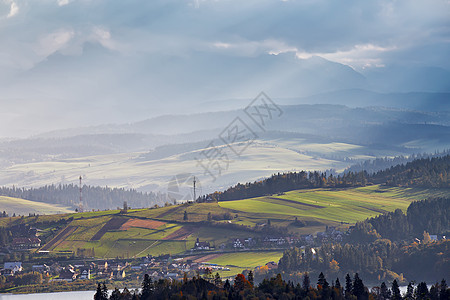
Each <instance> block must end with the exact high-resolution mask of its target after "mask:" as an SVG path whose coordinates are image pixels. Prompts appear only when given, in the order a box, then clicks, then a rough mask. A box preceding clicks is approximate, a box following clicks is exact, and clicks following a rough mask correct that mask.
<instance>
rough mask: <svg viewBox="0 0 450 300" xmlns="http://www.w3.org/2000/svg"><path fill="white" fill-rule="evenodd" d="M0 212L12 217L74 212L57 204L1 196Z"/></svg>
mask: <svg viewBox="0 0 450 300" xmlns="http://www.w3.org/2000/svg"><path fill="white" fill-rule="evenodd" d="M0 210H1V211H2V212H3V211H6V212H7V213H8V214H9V215H10V216H12V215H13V214H14V213H15V214H16V215H28V214H29V213H32V214H33V213H35V214H40V215H44V214H45V215H49V214H63V213H70V212H73V210H72V209H70V208H69V207H64V206H60V205H57V204H48V203H42V202H37V201H30V200H25V199H20V198H13V197H6V196H0Z"/></svg>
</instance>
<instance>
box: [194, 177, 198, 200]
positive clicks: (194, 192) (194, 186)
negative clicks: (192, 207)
mask: <svg viewBox="0 0 450 300" xmlns="http://www.w3.org/2000/svg"><path fill="white" fill-rule="evenodd" d="M195 183H196V181H195V176H194V202H195V200H197V199H196V198H195Z"/></svg>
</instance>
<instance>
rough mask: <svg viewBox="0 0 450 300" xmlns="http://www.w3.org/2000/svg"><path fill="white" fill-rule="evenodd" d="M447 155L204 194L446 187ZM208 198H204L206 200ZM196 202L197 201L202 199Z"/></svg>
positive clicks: (233, 196)
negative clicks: (375, 169)
mask: <svg viewBox="0 0 450 300" xmlns="http://www.w3.org/2000/svg"><path fill="white" fill-rule="evenodd" d="M449 173H450V155H445V156H442V157H433V158H422V159H416V160H414V161H412V162H408V163H406V164H400V165H397V166H394V167H391V168H388V169H385V170H383V171H378V172H376V173H368V172H367V171H365V170H364V171H357V172H352V171H349V172H344V173H343V174H342V175H338V176H335V175H333V174H330V175H327V174H326V173H325V172H317V171H315V172H305V171H301V172H288V173H278V174H274V175H272V176H271V177H269V178H266V179H264V180H261V181H255V182H252V183H250V182H248V183H245V184H241V183H239V184H237V185H235V186H233V187H230V188H228V189H227V190H225V191H223V192H215V193H213V194H210V195H208V196H209V197H211V198H212V199H214V200H216V201H217V200H220V201H226V200H238V199H245V198H252V197H260V196H264V195H269V194H276V193H283V192H287V191H291V190H297V189H309V188H322V187H330V188H344V187H358V186H365V185H367V184H384V185H387V186H404V187H423V188H449V187H450V181H449V179H448V176H449V175H448V174H449ZM208 196H204V199H206V198H207V197H208ZM204 199H200V201H202V200H204Z"/></svg>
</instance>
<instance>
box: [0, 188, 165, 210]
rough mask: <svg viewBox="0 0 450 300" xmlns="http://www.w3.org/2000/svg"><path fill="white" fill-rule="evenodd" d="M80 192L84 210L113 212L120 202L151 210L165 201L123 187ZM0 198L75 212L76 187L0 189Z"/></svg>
mask: <svg viewBox="0 0 450 300" xmlns="http://www.w3.org/2000/svg"><path fill="white" fill-rule="evenodd" d="M81 192H82V204H83V206H84V208H87V209H105V208H109V209H115V208H116V207H122V206H123V202H124V201H127V203H128V205H129V206H131V207H152V206H154V205H159V206H162V205H164V204H165V202H166V201H167V198H166V195H164V194H157V193H156V194H155V193H152V192H150V193H142V192H138V191H136V190H126V189H123V188H110V187H98V186H97V187H94V186H88V185H84V186H83V187H82V189H81ZM0 196H8V197H15V198H22V199H27V200H32V201H39V202H44V203H52V204H60V205H64V206H69V207H73V208H74V209H75V208H78V207H79V204H80V187H79V186H77V185H74V184H62V185H61V184H60V185H54V184H52V185H46V186H43V187H40V188H16V187H12V188H9V187H0Z"/></svg>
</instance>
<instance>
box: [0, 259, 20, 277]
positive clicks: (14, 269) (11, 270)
mask: <svg viewBox="0 0 450 300" xmlns="http://www.w3.org/2000/svg"><path fill="white" fill-rule="evenodd" d="M22 270H23V267H22V262H5V264H4V265H3V275H7V276H8V275H14V274H15V273H18V272H22Z"/></svg>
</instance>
